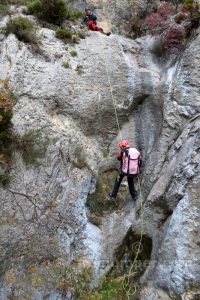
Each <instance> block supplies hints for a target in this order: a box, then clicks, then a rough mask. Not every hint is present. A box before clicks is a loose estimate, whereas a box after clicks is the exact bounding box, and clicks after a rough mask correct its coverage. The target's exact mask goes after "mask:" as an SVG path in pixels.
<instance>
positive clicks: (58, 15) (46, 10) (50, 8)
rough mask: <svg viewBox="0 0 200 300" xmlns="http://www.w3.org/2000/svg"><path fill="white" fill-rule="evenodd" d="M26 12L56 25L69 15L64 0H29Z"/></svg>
mask: <svg viewBox="0 0 200 300" xmlns="http://www.w3.org/2000/svg"><path fill="white" fill-rule="evenodd" d="M29 1H30V0H29ZM28 12H29V13H30V14H34V15H36V16H37V17H38V18H40V19H42V20H45V21H48V22H50V23H54V24H57V25H60V24H62V22H63V21H64V20H65V19H66V18H69V17H70V11H69V9H68V7H67V5H66V2H65V1H64V0H31V1H30V2H29V4H28Z"/></svg>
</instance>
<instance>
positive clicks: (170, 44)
mask: <svg viewBox="0 0 200 300" xmlns="http://www.w3.org/2000/svg"><path fill="white" fill-rule="evenodd" d="M185 36H186V32H185V28H184V27H183V26H181V25H174V24H170V25H169V26H168V28H166V30H165V31H164V33H163V35H162V44H163V46H164V48H165V49H168V50H172V49H179V48H181V47H182V45H183V41H184V39H185Z"/></svg>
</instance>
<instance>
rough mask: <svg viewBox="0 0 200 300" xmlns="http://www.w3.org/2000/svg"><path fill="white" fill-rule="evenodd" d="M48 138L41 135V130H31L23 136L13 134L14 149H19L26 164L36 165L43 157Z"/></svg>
mask: <svg viewBox="0 0 200 300" xmlns="http://www.w3.org/2000/svg"><path fill="white" fill-rule="evenodd" d="M48 145H49V140H48V139H47V138H43V137H42V130H41V129H38V130H31V131H29V132H27V133H25V134H24V135H23V136H15V147H16V150H18V151H20V153H21V155H22V158H23V160H24V162H25V163H26V165H33V166H38V165H40V160H41V159H42V158H44V156H45V153H46V150H47V147H48Z"/></svg>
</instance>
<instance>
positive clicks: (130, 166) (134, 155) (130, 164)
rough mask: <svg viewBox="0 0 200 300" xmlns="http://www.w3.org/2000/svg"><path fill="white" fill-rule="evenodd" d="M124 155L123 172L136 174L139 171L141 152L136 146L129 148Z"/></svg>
mask: <svg viewBox="0 0 200 300" xmlns="http://www.w3.org/2000/svg"><path fill="white" fill-rule="evenodd" d="M127 150H128V151H126V152H124V153H123V156H122V173H123V174H124V175H136V174H138V173H139V161H140V152H139V151H138V150H137V149H136V148H129V149H127Z"/></svg>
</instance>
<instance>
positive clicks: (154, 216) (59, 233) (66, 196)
mask: <svg viewBox="0 0 200 300" xmlns="http://www.w3.org/2000/svg"><path fill="white" fill-rule="evenodd" d="M72 2H75V1H72ZM77 2H78V1H77ZM91 2H94V3H93V4H94V6H96V8H97V12H98V13H99V15H101V16H105V19H104V20H103V17H102V20H101V21H102V25H103V26H108V27H109V26H110V24H111V23H112V24H113V26H114V27H116V28H117V26H118V25H119V22H120V18H121V19H122V20H123V18H126V19H127V18H129V17H130V18H134V14H132V13H131V10H130V13H129V14H128V15H126V12H127V8H131V9H132V7H133V8H134V12H135V14H137V15H138V14H140V13H142V12H144V11H145V9H146V5H147V4H146V1H128V0H127V1H123V3H124V4H123V9H122V11H121V10H120V13H119V7H121V2H122V1H116V2H115V1H91ZM97 2H98V3H97ZM104 2H105V3H104ZM83 4H84V1H83V2H81V1H79V5H80V6H81V5H83ZM136 8H137V9H138V11H137V9H136ZM109 9H110V10H111V11H112V13H111V12H110V11H109ZM21 13H22V8H21V7H17V8H16V6H13V14H14V15H15V14H21ZM124 14H125V15H124ZM109 17H110V18H109ZM9 18H10V17H8V16H5V17H1V23H0V26H1V27H3V26H4V25H5V24H6V22H7V21H8V19H9ZM30 18H31V19H32V20H33V21H34V22H35V24H37V36H38V39H39V41H40V49H41V52H40V53H37V54H36V53H34V51H32V49H31V47H30V46H29V45H28V44H25V43H23V42H20V41H19V40H18V39H17V38H16V36H15V35H13V34H10V35H8V37H5V36H3V35H2V36H1V39H0V47H1V52H0V80H1V84H2V83H3V82H4V83H5V82H7V83H8V85H9V88H10V89H11V90H12V91H13V92H14V93H15V94H16V95H17V97H18V101H17V104H16V105H15V106H14V116H13V119H12V121H13V124H14V129H13V130H14V131H15V132H16V133H18V134H19V135H23V134H24V133H26V132H29V131H30V130H37V129H41V131H42V135H43V136H47V137H49V139H50V143H49V145H48V148H47V151H46V154H45V157H44V158H43V159H42V160H41V163H40V164H39V165H37V166H30V165H28V166H27V165H26V164H25V163H24V161H23V159H22V157H21V155H20V153H19V152H16V153H15V160H14V162H13V164H12V166H11V169H10V175H11V178H12V180H11V182H10V184H9V186H7V187H1V188H0V207H1V210H0V214H1V218H0V229H1V230H0V253H1V255H0V283H1V284H0V299H2V300H4V299H5V300H7V299H52V300H53V299H57V300H58V299H76V297H75V298H73V296H72V294H73V288H72V286H73V282H72V283H71V282H70V280H68V281H69V282H70V283H69V287H64V288H63V287H62V286H60V282H61V281H62V276H61V277H60V274H61V275H63V274H62V272H63V268H64V267H65V268H69V267H70V266H72V268H73V269H75V270H76V269H86V270H90V271H88V272H91V276H92V278H93V280H92V281H91V278H90V279H89V282H90V283H91V282H92V283H91V284H92V285H93V286H94V285H97V282H98V280H99V278H101V277H102V276H103V275H105V274H107V272H109V270H110V269H111V268H112V266H113V264H114V262H115V259H116V255H115V254H116V251H117V250H118V249H119V247H120V245H122V243H123V242H124V239H125V237H126V236H127V233H128V232H129V231H130V230H131V231H132V233H133V234H135V235H137V236H138V235H140V232H141V224H143V225H144V236H145V237H146V238H148V239H149V240H151V241H152V249H151V251H150V253H149V254H150V256H151V259H150V262H149V265H148V267H147V268H146V270H145V272H144V274H143V275H142V276H141V278H140V279H139V282H140V283H141V289H140V293H139V294H138V296H137V297H138V299H140V300H150V299H152V300H158V299H160V300H165V299H166V300H170V299H174V300H175V299H182V300H194V299H200V290H199V284H200V258H199V257H200V236H199V231H200V223H199V222H200V221H199V220H200V218H199V217H200V202H199V193H200V187H199V182H200V164H199V147H200V135H199V133H200V130H199V128H200V93H199V92H200V67H199V66H200V53H199V47H200V32H199V30H197V31H196V33H195V35H194V37H193V38H192V39H191V40H190V42H188V44H187V47H186V49H185V50H184V51H182V52H181V53H180V54H179V55H171V56H169V57H168V58H167V59H166V57H165V59H164V58H162V57H161V56H159V55H158V54H157V52H156V51H155V48H156V40H155V39H154V38H152V37H150V36H143V37H140V38H137V39H134V40H132V39H128V38H125V37H124V36H122V35H115V34H112V35H111V36H110V37H107V36H104V35H102V34H100V33H98V32H88V33H87V36H86V38H85V39H83V40H81V41H80V43H79V44H75V45H71V44H68V45H66V44H64V43H63V42H62V41H61V40H58V39H57V38H56V37H55V32H54V31H53V30H52V29H48V28H42V26H41V25H39V24H38V23H37V20H36V18H34V17H32V16H31V17H30ZM122 27H123V26H122ZM124 28H125V27H123V28H121V32H123V30H124ZM72 51H76V53H77V56H74V57H73V56H72V55H71V53H72ZM41 53H42V54H41ZM66 61H67V62H68V63H69V66H70V67H69V68H65V67H64V64H63V63H64V62H66ZM80 65H81V72H78V70H79V67H80ZM78 66H79V67H78ZM77 67H78V68H77ZM110 82H111V86H110ZM111 87H112V90H113V95H114V97H115V100H116V108H117V114H118V117H119V122H120V125H121V127H122V130H121V133H122V136H123V137H124V138H126V139H129V140H130V142H131V143H132V144H133V145H135V146H136V147H138V148H139V149H140V150H141V153H142V157H143V161H144V164H143V168H142V173H141V176H140V178H141V181H140V183H141V184H138V181H137V182H136V186H137V189H138V191H140V188H141V192H140V193H139V196H138V199H137V202H136V204H134V203H133V202H132V201H131V199H129V196H127V195H125V197H124V202H123V201H122V203H121V206H120V208H119V207H118V208H116V209H114V210H112V211H110V212H109V211H108V212H107V213H105V214H103V215H102V216H101V218H100V219H101V220H100V222H97V223H98V224H97V223H96V222H93V219H92V218H90V217H89V212H88V209H87V207H86V201H87V198H88V196H89V195H91V194H93V193H94V192H95V189H96V185H97V181H98V178H99V177H101V176H102V174H104V173H105V172H107V171H110V170H112V169H115V168H116V167H117V163H116V162H115V160H116V159H115V153H116V151H117V144H118V141H119V140H120V135H119V133H118V129H117V124H116V118H115V113H114V107H113V102H112V97H111V91H110V88H111ZM105 152H106V155H105ZM141 202H142V203H143V208H142V210H141V207H140V204H141ZM54 262H56V263H57V264H55V265H54ZM56 272H57V273H59V275H58V276H57V277H56V276H54V274H55V273H56ZM57 273H56V274H57ZM36 275H37V276H36ZM43 275H45V276H46V277H45V278H48V280H46V281H45V282H41V281H42V278H44V276H43ZM63 276H64V275H63ZM57 281H59V283H57ZM70 284H71V285H70ZM74 284H75V283H74ZM88 284H89V283H88ZM63 290H64V291H65V294H63ZM77 299H78V297H77ZM133 299H134V298H133Z"/></svg>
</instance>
